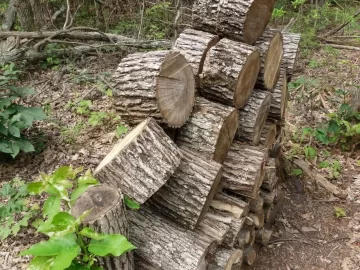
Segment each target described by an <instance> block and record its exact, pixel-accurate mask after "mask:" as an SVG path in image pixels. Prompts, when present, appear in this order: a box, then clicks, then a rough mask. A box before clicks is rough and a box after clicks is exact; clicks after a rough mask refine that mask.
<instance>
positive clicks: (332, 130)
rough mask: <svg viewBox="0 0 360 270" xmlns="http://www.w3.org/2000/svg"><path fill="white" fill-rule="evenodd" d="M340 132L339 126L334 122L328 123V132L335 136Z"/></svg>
mask: <svg viewBox="0 0 360 270" xmlns="http://www.w3.org/2000/svg"><path fill="white" fill-rule="evenodd" d="M340 130H341V129H340V126H339V124H338V123H337V122H336V121H335V120H333V119H332V120H330V121H329V125H328V132H330V133H334V134H337V133H338V132H340Z"/></svg>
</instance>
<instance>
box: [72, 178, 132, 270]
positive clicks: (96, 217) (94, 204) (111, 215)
mask: <svg viewBox="0 0 360 270" xmlns="http://www.w3.org/2000/svg"><path fill="white" fill-rule="evenodd" d="M89 210H91V211H90V213H89V214H88V215H87V216H86V217H85V218H84V219H83V220H82V223H84V224H87V225H89V226H90V227H91V228H92V229H93V230H95V231H96V232H98V233H107V234H122V235H124V236H125V237H128V222H127V219H126V212H125V211H126V209H125V205H124V204H123V196H122V194H121V192H120V190H118V189H116V188H114V187H110V186H108V185H100V186H93V187H90V188H88V189H87V190H86V191H85V192H84V193H83V194H82V195H81V196H80V197H79V198H78V199H77V200H76V203H75V204H74V206H73V207H72V209H71V214H72V215H73V216H74V217H75V218H78V217H80V216H81V215H82V214H83V213H84V212H85V211H89ZM97 260H98V262H99V264H100V266H101V267H103V268H106V269H112V270H118V269H123V270H131V269H134V262H133V254H132V252H127V253H126V254H123V255H122V256H119V257H115V256H107V257H98V258H97Z"/></svg>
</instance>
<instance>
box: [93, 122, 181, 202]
mask: <svg viewBox="0 0 360 270" xmlns="http://www.w3.org/2000/svg"><path fill="white" fill-rule="evenodd" d="M180 158H181V154H180V150H179V149H178V148H177V147H176V145H175V143H174V142H173V141H171V139H170V138H169V137H168V136H167V135H166V133H165V132H164V131H163V130H162V128H161V127H160V126H159V125H158V124H157V123H156V122H155V121H154V119H152V118H148V119H146V120H145V121H143V122H142V123H140V124H139V125H138V126H137V127H136V128H134V129H133V130H132V131H131V132H130V133H129V134H127V135H126V137H125V138H124V139H122V140H120V141H119V142H118V143H117V144H116V145H115V146H114V147H113V149H112V150H111V152H110V153H109V154H108V155H107V156H106V157H105V158H104V159H103V161H101V163H100V164H99V166H98V167H97V168H96V169H95V175H96V177H97V178H98V179H99V180H100V182H102V183H107V184H109V185H111V186H115V187H118V188H120V189H121V191H122V192H123V193H124V194H125V195H127V196H129V197H130V198H132V199H134V200H136V201H137V202H139V203H141V204H142V203H144V202H145V201H146V200H147V199H148V198H150V197H151V196H152V195H153V194H154V193H155V192H156V191H157V190H159V188H160V187H161V186H162V185H164V184H165V182H166V181H167V180H168V179H169V178H170V176H171V175H172V174H173V173H174V172H175V170H176V169H177V167H178V166H179V164H180Z"/></svg>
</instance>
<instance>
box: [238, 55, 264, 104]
mask: <svg viewBox="0 0 360 270" xmlns="http://www.w3.org/2000/svg"><path fill="white" fill-rule="evenodd" d="M260 67H261V59H260V53H259V52H258V51H254V52H252V53H251V54H250V55H249V57H248V58H247V59H246V62H245V64H244V66H243V68H242V69H241V71H240V74H239V77H238V79H237V84H236V89H235V93H234V106H235V108H238V109H239V108H241V107H243V106H244V105H245V104H246V103H247V102H248V100H249V98H250V96H251V93H252V91H253V89H254V86H255V84H256V81H257V77H258V74H259V71H260Z"/></svg>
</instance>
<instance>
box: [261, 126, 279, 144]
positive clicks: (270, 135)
mask: <svg viewBox="0 0 360 270" xmlns="http://www.w3.org/2000/svg"><path fill="white" fill-rule="evenodd" d="M276 135H277V126H276V124H275V123H273V122H271V121H266V122H265V124H264V127H263V130H262V132H261V135H260V144H261V145H263V146H265V147H266V148H270V147H272V146H273V144H274V143H275V141H276Z"/></svg>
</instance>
